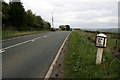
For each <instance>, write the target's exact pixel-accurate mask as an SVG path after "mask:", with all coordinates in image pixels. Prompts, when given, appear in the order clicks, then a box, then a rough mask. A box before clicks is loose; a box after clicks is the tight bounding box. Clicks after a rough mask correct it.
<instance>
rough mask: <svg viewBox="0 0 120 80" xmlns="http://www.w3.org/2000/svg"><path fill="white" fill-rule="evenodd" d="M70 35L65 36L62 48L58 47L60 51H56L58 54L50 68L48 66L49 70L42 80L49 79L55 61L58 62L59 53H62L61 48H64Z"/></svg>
mask: <svg viewBox="0 0 120 80" xmlns="http://www.w3.org/2000/svg"><path fill="white" fill-rule="evenodd" d="M70 34H71V33H70ZM70 34H68V36H67V37H66V39H65V40H64V42H63V44H62V46H61V47H60V49H59V51H58V53H57V55H56V57H55V59H54V60H53V62H52V64H51V66H50V68H49V70H48V72H47V74H46V76H45V78H44V80H48V79H49V78H50V76H51V73H52V71H53V68H54V65H55V63H56V62H57V60H58V58H59V55H60V53H61V51H62V48H63V46H64V44H65V42H66V40H67V39H68V37H69V36H70Z"/></svg>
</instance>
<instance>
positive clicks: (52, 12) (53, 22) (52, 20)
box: [52, 12, 54, 28]
mask: <svg viewBox="0 0 120 80" xmlns="http://www.w3.org/2000/svg"><path fill="white" fill-rule="evenodd" d="M52 28H54V19H53V12H52Z"/></svg>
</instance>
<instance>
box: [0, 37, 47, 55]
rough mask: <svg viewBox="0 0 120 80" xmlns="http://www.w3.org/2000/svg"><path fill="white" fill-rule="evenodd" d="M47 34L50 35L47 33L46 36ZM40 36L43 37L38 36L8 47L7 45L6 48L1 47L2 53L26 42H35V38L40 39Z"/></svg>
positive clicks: (0, 51)
mask: <svg viewBox="0 0 120 80" xmlns="http://www.w3.org/2000/svg"><path fill="white" fill-rule="evenodd" d="M47 36H48V35H45V36H43V37H45V38H46V37H47ZM40 38H42V37H37V38H34V39H31V40H27V41H24V42H21V43H18V44H15V45H11V46H8V47H6V48H2V49H0V53H2V52H4V51H5V50H6V49H9V48H12V47H15V46H18V45H21V44H25V43H28V42H34V41H35V40H37V39H40Z"/></svg>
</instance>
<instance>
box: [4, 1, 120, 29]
mask: <svg viewBox="0 0 120 80" xmlns="http://www.w3.org/2000/svg"><path fill="white" fill-rule="evenodd" d="M5 1H6V0H5ZM22 2H23V5H24V7H25V10H28V9H31V10H32V11H33V13H35V14H36V15H40V16H42V18H43V19H45V20H47V21H49V22H51V17H52V12H53V13H54V24H55V26H56V27H59V25H62V24H70V25H71V27H80V28H82V27H84V26H86V28H100V27H101V28H104V27H108V28H111V27H118V26H117V21H118V19H117V17H118V0H22Z"/></svg>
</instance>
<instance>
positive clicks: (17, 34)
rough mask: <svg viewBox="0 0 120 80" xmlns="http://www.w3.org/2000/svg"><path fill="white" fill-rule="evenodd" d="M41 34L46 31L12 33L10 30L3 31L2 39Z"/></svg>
mask: <svg viewBox="0 0 120 80" xmlns="http://www.w3.org/2000/svg"><path fill="white" fill-rule="evenodd" d="M42 32H48V30H44V31H12V30H6V31H4V30H3V31H2V39H8V38H12V37H18V36H23V35H29V34H37V33H42Z"/></svg>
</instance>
